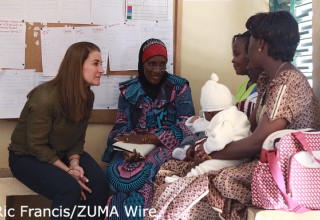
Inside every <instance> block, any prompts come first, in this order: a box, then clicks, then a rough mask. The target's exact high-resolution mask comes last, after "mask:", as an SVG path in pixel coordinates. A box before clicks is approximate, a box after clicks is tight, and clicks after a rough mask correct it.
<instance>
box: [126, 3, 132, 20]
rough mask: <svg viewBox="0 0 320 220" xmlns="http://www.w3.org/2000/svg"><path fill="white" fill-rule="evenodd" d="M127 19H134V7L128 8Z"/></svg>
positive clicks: (129, 6)
mask: <svg viewBox="0 0 320 220" xmlns="http://www.w3.org/2000/svg"><path fill="white" fill-rule="evenodd" d="M127 19H132V5H128V7H127Z"/></svg>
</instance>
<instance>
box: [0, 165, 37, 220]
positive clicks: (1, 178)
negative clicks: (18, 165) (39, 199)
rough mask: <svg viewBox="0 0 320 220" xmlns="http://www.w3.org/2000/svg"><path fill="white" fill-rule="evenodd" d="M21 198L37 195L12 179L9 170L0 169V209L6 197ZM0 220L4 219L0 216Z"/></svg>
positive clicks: (3, 205) (5, 202)
mask: <svg viewBox="0 0 320 220" xmlns="http://www.w3.org/2000/svg"><path fill="white" fill-rule="evenodd" d="M20 195H21V196H22V195H38V194H37V193H35V192H33V191H32V190H31V189H29V188H28V187H26V186H25V185H24V184H23V183H21V182H20V181H19V180H17V179H16V178H14V177H13V175H12V173H11V171H10V169H8V168H1V169H0V207H2V208H4V207H6V204H7V196H20ZM0 220H5V217H1V216H0Z"/></svg>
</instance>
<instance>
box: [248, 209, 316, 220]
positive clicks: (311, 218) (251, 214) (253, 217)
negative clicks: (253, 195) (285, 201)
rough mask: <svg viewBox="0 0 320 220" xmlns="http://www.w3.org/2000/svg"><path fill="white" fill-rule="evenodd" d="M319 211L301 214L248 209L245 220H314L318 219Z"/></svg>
mask: <svg viewBox="0 0 320 220" xmlns="http://www.w3.org/2000/svg"><path fill="white" fill-rule="evenodd" d="M319 216H320V210H312V211H308V212H305V213H302V214H295V213H293V212H286V211H280V210H264V209H258V208H253V207H250V208H248V215H247V220H270V219H272V220H302V219H303V220H315V219H319Z"/></svg>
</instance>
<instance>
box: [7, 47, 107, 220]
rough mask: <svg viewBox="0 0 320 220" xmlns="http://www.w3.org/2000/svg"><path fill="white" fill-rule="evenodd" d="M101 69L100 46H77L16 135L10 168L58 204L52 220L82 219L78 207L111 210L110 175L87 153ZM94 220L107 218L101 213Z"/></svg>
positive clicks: (33, 98)
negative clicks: (108, 202) (108, 199)
mask: <svg viewBox="0 0 320 220" xmlns="http://www.w3.org/2000/svg"><path fill="white" fill-rule="evenodd" d="M101 64H102V60H101V54H100V49H99V48H98V47H97V46H96V45H94V44H92V43H89V42H79V43H75V44H73V45H71V46H70V47H69V49H68V50H67V52H66V54H65V56H64V58H63V60H62V62H61V65H60V68H59V71H58V74H57V76H56V77H55V78H54V79H53V80H51V81H49V82H46V83H44V84H42V85H40V86H38V87H36V88H35V89H33V90H32V91H31V92H30V93H29V94H28V96H27V97H28V101H27V102H26V104H25V106H24V108H23V110H22V112H21V115H20V118H19V119H18V122H17V125H16V127H15V129H14V131H13V133H12V136H11V143H10V145H9V165H10V169H11V171H12V173H13V175H14V177H16V178H17V179H18V180H20V181H21V182H22V183H24V184H25V185H26V186H28V187H29V188H30V189H32V190H33V191H35V192H37V193H39V194H41V195H43V196H45V197H47V198H48V199H50V200H52V207H51V208H52V212H51V219H77V205H84V207H85V208H86V209H88V210H89V209H91V210H92V211H91V212H90V213H93V210H94V209H95V210H98V206H104V205H105V198H106V197H107V189H106V187H105V185H106V182H107V179H106V176H105V174H104V173H103V171H102V169H101V168H100V167H99V165H98V164H97V163H96V161H95V160H94V159H93V158H92V157H91V156H90V155H89V154H88V153H86V152H85V151H84V142H85V134H86V130H87V126H88V120H89V117H90V115H91V112H92V107H93V101H94V94H93V92H92V91H91V90H90V86H98V85H99V84H100V77H101V75H102V73H103V72H104V70H103V68H102V66H101ZM85 213H88V212H87V210H86V211H85ZM83 214H84V213H83ZM84 216H85V214H84ZM91 218H93V219H102V218H103V216H102V214H101V217H100V213H98V212H96V215H95V216H91ZM78 219H79V218H78ZM84 219H88V218H87V217H84Z"/></svg>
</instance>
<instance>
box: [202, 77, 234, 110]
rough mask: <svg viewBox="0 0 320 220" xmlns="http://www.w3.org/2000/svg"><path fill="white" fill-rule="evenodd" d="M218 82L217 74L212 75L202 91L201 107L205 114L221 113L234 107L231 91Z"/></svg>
mask: <svg viewBox="0 0 320 220" xmlns="http://www.w3.org/2000/svg"><path fill="white" fill-rule="evenodd" d="M218 80H219V77H218V76H217V74H215V73H212V74H211V77H210V80H208V81H207V82H206V83H205V84H204V86H203V87H202V89H201V96H200V105H201V108H202V111H203V112H213V111H221V110H224V109H227V108H230V107H231V106H232V94H231V92H230V90H229V89H228V87H226V86H225V85H222V84H220V83H218Z"/></svg>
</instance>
